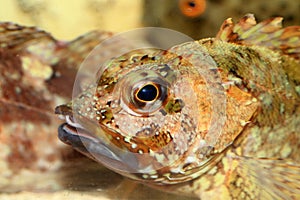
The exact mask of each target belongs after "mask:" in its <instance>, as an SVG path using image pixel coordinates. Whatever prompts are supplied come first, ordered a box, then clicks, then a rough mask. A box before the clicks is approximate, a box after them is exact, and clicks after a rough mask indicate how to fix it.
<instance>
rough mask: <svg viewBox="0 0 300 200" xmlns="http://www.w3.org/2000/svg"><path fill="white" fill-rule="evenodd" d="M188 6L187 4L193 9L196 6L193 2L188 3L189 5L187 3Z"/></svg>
mask: <svg viewBox="0 0 300 200" xmlns="http://www.w3.org/2000/svg"><path fill="white" fill-rule="evenodd" d="M188 4H189V6H191V7H193V8H194V7H195V6H196V4H195V2H194V1H189V3H188Z"/></svg>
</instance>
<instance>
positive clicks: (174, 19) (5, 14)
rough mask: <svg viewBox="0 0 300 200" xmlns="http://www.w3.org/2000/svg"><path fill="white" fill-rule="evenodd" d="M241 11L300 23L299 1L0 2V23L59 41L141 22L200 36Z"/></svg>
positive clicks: (210, 34)
mask: <svg viewBox="0 0 300 200" xmlns="http://www.w3.org/2000/svg"><path fill="white" fill-rule="evenodd" d="M246 13H254V14H255V16H256V18H257V20H258V21H260V20H263V19H266V18H269V17H273V16H283V17H284V25H295V24H300V14H299V13H300V0H273V1H262V0H250V1H249V0H130V1H128V0H73V1H72V3H71V2H70V1H63V0H51V1H47V0H1V1H0V21H12V22H17V23H20V24H23V25H34V26H38V27H40V28H41V29H44V30H47V31H48V32H50V33H52V34H53V35H54V36H55V37H57V38H59V39H73V38H74V37H77V36H79V35H81V34H83V33H86V32H88V31H90V30H93V29H100V30H106V31H113V32H121V31H126V30H129V29H133V28H138V27H143V26H159V27H166V28H170V29H175V30H178V31H180V32H182V33H185V34H188V35H189V36H191V37H193V38H195V39H200V38H202V37H211V36H214V35H215V34H216V33H217V31H218V29H219V27H220V25H221V24H222V22H223V21H224V20H225V19H226V18H228V17H232V18H233V19H234V21H237V20H238V19H239V18H240V17H242V16H244V15H245V14H246Z"/></svg>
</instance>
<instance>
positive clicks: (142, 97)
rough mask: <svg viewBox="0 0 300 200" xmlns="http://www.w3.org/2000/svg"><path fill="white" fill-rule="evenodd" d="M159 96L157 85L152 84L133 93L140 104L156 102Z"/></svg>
mask: <svg viewBox="0 0 300 200" xmlns="http://www.w3.org/2000/svg"><path fill="white" fill-rule="evenodd" d="M159 94H160V90H159V88H158V86H157V85H155V84H153V83H147V84H145V85H143V86H142V87H140V88H138V89H137V91H136V92H135V98H136V100H138V101H140V102H143V103H146V102H151V101H154V100H156V99H157V98H158V96H159Z"/></svg>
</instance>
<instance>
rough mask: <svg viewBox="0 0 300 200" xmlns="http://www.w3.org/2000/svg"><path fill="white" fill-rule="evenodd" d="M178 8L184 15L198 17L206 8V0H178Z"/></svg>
mask: <svg viewBox="0 0 300 200" xmlns="http://www.w3.org/2000/svg"><path fill="white" fill-rule="evenodd" d="M179 8H180V11H181V13H182V14H183V15H184V16H186V17H191V18H194V17H198V16H200V15H201V14H203V13H204V11H205V9H206V0H179Z"/></svg>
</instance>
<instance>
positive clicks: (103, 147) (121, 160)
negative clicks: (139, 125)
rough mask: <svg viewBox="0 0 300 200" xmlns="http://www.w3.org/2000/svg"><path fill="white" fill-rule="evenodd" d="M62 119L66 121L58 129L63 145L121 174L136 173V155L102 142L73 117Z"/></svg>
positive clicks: (65, 116) (67, 116)
mask: <svg viewBox="0 0 300 200" xmlns="http://www.w3.org/2000/svg"><path fill="white" fill-rule="evenodd" d="M60 118H64V119H65V121H66V123H63V124H61V125H60V126H59V127H58V138H59V139H60V140H61V141H62V142H63V143H65V144H67V145H70V146H72V147H73V148H74V149H75V150H77V151H79V152H80V153H82V154H84V155H85V156H87V157H89V158H91V159H93V160H95V161H96V162H99V163H101V164H103V165H105V166H106V167H108V168H110V169H112V170H114V171H116V172H118V173H120V174H123V175H126V174H127V173H126V172H134V171H135V172H136V166H138V160H137V158H136V156H135V155H133V154H132V153H128V152H122V151H120V149H118V148H116V147H114V146H113V145H111V144H106V143H104V142H102V141H101V139H100V138H98V137H97V136H95V135H93V134H91V133H90V132H88V130H86V129H85V128H84V127H83V126H81V125H80V124H79V123H77V122H76V121H75V120H74V119H73V116H72V115H60ZM124 172H125V173H124ZM127 176H128V175H127Z"/></svg>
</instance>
